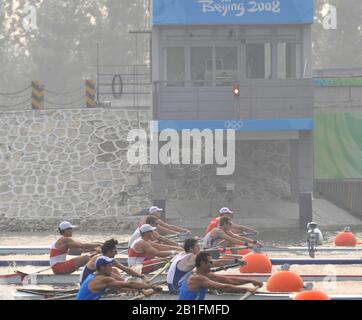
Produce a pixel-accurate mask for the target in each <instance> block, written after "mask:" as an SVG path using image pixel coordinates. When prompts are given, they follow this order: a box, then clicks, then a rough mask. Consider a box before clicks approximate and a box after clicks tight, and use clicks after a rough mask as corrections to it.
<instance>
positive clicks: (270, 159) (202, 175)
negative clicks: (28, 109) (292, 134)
mask: <svg viewBox="0 0 362 320" xmlns="http://www.w3.org/2000/svg"><path fill="white" fill-rule="evenodd" d="M236 144H237V145H236V169H235V172H234V174H233V175H231V176H217V175H216V167H215V166H212V165H201V166H197V165H168V166H155V168H153V185H154V195H155V197H158V198H161V197H164V198H165V199H166V200H185V201H187V200H195V199H200V200H201V199H212V200H215V201H219V202H221V203H224V205H225V203H229V204H230V205H232V202H233V200H234V199H237V198H244V199H255V200H272V199H284V200H290V198H291V192H290V178H291V172H290V160H289V156H290V148H289V141H237V142H236ZM230 188H233V189H234V190H229V191H228V189H230Z"/></svg>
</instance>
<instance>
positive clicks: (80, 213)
mask: <svg viewBox="0 0 362 320" xmlns="http://www.w3.org/2000/svg"><path fill="white" fill-rule="evenodd" d="M150 115H151V114H150V112H149V111H140V112H139V114H137V112H136V111H125V110H117V109H111V110H106V109H77V110H44V111H22V112H7V113H0V215H1V216H0V219H1V220H0V229H2V230H8V231H10V230H25V229H40V230H43V229H52V230H54V224H56V223H58V222H59V221H60V220H62V219H71V220H72V221H75V222H77V221H78V222H81V223H82V224H83V226H84V224H85V225H86V227H95V228H96V227H99V226H104V227H107V228H108V227H109V226H113V227H114V228H119V227H122V226H123V227H127V225H129V223H127V222H126V224H124V223H125V221H129V220H132V218H131V217H132V215H134V214H136V213H138V212H139V211H140V210H141V209H143V208H145V207H147V206H149V205H150V203H151V202H150V196H151V176H150V167H149V166H143V167H142V168H141V167H139V166H130V165H129V163H128V161H127V158H126V155H127V148H128V143H127V132H128V131H129V130H130V129H131V128H138V126H139V125H140V126H141V127H144V128H145V127H147V126H148V120H149V118H150ZM127 217H128V218H127ZM133 220H134V219H133ZM35 221H37V223H36V225H35ZM112 221H113V222H112ZM53 223H54V224H53Z"/></svg>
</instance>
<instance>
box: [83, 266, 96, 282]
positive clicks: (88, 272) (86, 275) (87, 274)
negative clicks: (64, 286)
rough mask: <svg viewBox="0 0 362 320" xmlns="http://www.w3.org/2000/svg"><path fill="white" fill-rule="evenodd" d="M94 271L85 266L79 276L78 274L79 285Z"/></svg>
mask: <svg viewBox="0 0 362 320" xmlns="http://www.w3.org/2000/svg"><path fill="white" fill-rule="evenodd" d="M95 271H96V270H95V269H94V270H93V269H90V268H88V267H87V266H85V267H84V269H83V270H82V272H81V274H80V279H79V280H80V284H82V283H83V282H84V281H85V280H86V279H87V278H88V276H89V275H90V274H93V273H94V272H95Z"/></svg>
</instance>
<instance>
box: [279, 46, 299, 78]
mask: <svg viewBox="0 0 362 320" xmlns="http://www.w3.org/2000/svg"><path fill="white" fill-rule="evenodd" d="M277 48H278V53H277V56H278V68H277V70H278V72H277V77H278V79H290V78H292V79H295V78H298V77H300V75H299V72H298V69H299V68H298V63H299V59H298V48H300V46H299V45H298V44H296V43H286V42H282V43H278V46H277Z"/></svg>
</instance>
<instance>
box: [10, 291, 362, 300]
mask: <svg viewBox="0 0 362 320" xmlns="http://www.w3.org/2000/svg"><path fill="white" fill-rule="evenodd" d="M294 296H295V294H286V293H268V292H264V293H256V294H255V295H252V296H251V297H250V298H249V300H292V299H293V298H294ZM47 297H48V296H47V295H44V294H34V293H26V292H16V293H15V294H14V299H15V300H44V299H46V298H47ZM129 298H130V297H129V296H126V295H119V294H117V295H115V294H112V295H106V296H103V297H102V298H101V300H127V299H129ZM330 298H331V300H362V295H358V294H356V295H343V294H335V295H330ZM143 299H144V300H178V296H177V295H170V294H168V293H161V294H155V295H152V296H151V297H148V298H143ZM205 299H206V300H240V294H227V293H225V294H207V295H206V298H205ZM62 300H75V294H74V295H69V296H64V298H63V299H62Z"/></svg>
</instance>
